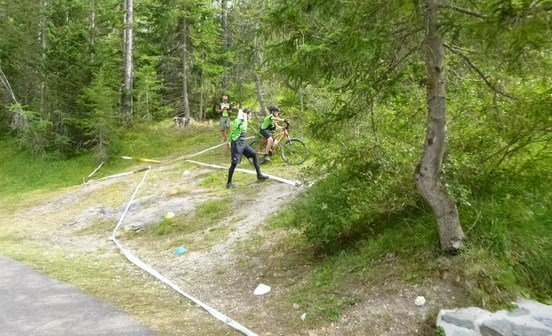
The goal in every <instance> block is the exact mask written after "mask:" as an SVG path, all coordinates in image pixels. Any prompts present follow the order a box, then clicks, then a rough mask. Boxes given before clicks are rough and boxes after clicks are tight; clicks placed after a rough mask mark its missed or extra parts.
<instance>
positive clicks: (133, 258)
mask: <svg viewBox="0 0 552 336" xmlns="http://www.w3.org/2000/svg"><path fill="white" fill-rule="evenodd" d="M150 171H151V166H150V167H148V168H147V170H146V173H145V174H144V176H143V177H142V180H141V181H140V183H139V184H138V186H137V187H136V189H134V192H133V193H132V196H131V197H130V200H129V201H128V203H127V205H126V207H125V210H124V211H123V214H122V215H121V218H119V221H118V222H117V225H116V226H115V229H113V233H112V235H111V237H109V240H111V241H113V243H114V244H115V246H117V248H118V249H119V251H121V253H122V254H123V255H124V256H125V257H126V258H127V259H128V260H129V261H130V262H131V263H133V264H134V265H136V266H138V267H140V268H141V269H143V270H144V271H146V272H148V273H149V274H151V275H152V276H154V277H155V278H157V279H158V280H159V281H161V282H163V283H164V284H166V285H167V286H169V287H171V288H172V289H174V290H175V291H177V292H178V293H180V294H181V295H183V296H185V297H186V298H188V299H189V300H191V301H192V302H194V303H195V304H197V305H198V306H200V307H201V308H203V309H205V310H206V311H207V312H208V313H209V314H211V315H213V316H214V317H216V318H217V319H218V320H220V321H222V322H224V323H226V324H227V325H229V326H231V327H232V328H234V329H236V330H238V331H240V332H241V333H243V334H244V335H247V336H258V335H257V334H256V333H254V332H253V331H251V330H249V329H247V328H246V327H244V326H242V325H241V324H239V323H238V322H236V321H234V320H233V319H231V318H230V317H228V316H226V315H224V314H223V313H221V312H219V311H218V310H216V309H214V308H212V307H210V306H209V305H207V304H205V303H203V302H201V301H200V300H198V299H196V298H195V297H193V296H191V295H189V294H187V293H186V292H184V291H183V290H182V289H180V288H179V287H178V286H177V285H176V284H174V283H173V282H172V281H171V280H169V279H168V278H166V277H165V276H163V275H162V274H161V273H159V272H158V271H156V270H155V269H154V268H152V267H151V266H149V265H148V264H146V263H144V262H143V261H142V260H140V259H138V258H137V257H136V256H134V255H133V254H132V253H131V252H130V251H127V250H126V249H125V248H124V247H123V246H121V244H120V243H119V241H118V240H117V239H116V238H115V236H116V234H117V231H118V230H119V227H120V226H121V224H122V223H123V219H124V218H125V216H126V214H127V212H128V209H129V208H130V205H131V204H132V201H133V200H134V197H135V196H136V194H137V193H138V190H139V189H140V187H141V186H142V184H143V183H144V181H145V179H146V177H147V176H148V173H149V172H150Z"/></svg>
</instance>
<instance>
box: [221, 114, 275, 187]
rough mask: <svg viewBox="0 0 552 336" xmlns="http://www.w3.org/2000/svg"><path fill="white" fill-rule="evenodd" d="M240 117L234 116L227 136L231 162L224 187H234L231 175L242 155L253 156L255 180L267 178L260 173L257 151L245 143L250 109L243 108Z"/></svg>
mask: <svg viewBox="0 0 552 336" xmlns="http://www.w3.org/2000/svg"><path fill="white" fill-rule="evenodd" d="M242 117H243V119H240V118H236V120H234V122H233V123H232V128H231V131H230V135H229V136H228V142H229V143H230V148H231V157H232V162H231V165H230V168H229V169H228V182H227V183H226V189H230V188H235V187H236V185H235V184H234V183H232V176H233V175H234V169H236V166H237V165H238V164H239V163H240V162H241V158H242V155H245V157H246V158H253V164H254V165H255V170H256V171H257V180H259V181H264V180H266V179H268V176H266V175H263V174H262V173H261V168H260V167H259V158H258V157H257V153H255V151H254V150H253V149H251V147H249V146H248V145H247V144H246V143H245V132H246V131H247V121H248V120H249V119H250V118H251V110H249V109H245V110H243V113H242Z"/></svg>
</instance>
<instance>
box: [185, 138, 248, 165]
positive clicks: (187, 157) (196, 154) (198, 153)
mask: <svg viewBox="0 0 552 336" xmlns="http://www.w3.org/2000/svg"><path fill="white" fill-rule="evenodd" d="M253 138H255V137H254V136H250V137H247V138H245V140H250V139H253ZM225 145H226V142H223V143H220V144H218V145H215V146H213V147H210V148H207V149H204V150H202V151H201V152H197V153H195V154H192V155H187V156H181V157H179V158H177V159H176V160H183V159H189V158H192V157H194V156H198V155H201V154H203V153H205V152H208V151H210V150H213V149H216V148H219V147H220V146H225Z"/></svg>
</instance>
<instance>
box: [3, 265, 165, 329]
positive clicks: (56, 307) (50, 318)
mask: <svg viewBox="0 0 552 336" xmlns="http://www.w3.org/2000/svg"><path fill="white" fill-rule="evenodd" d="M20 335H21V336H23V335H25V336H28V335H33V336H46V335H48V336H49V335H56V336H59V335H67V336H69V335H71V336H78V335H90V336H91V335H101V336H107V335H109V336H127V335H128V336H130V335H132V336H150V335H155V333H154V332H153V331H151V330H148V329H147V328H145V327H144V326H142V325H140V324H139V323H138V322H137V321H136V320H134V319H132V318H131V317H129V316H127V315H125V314H124V313H122V312H121V311H118V310H117V309H115V308H113V307H110V306H108V305H107V304H104V303H102V302H101V301H99V300H97V299H95V298H93V297H91V296H89V295H87V294H85V293H84V292H82V291H80V290H78V289H76V288H75V287H72V286H70V285H68V284H66V283H63V282H60V281H57V280H54V279H51V278H49V277H47V276H45V275H43V274H41V273H39V272H37V271H35V270H34V269H32V268H30V267H28V266H26V265H23V264H21V263H19V262H17V261H14V260H12V259H9V258H6V257H3V256H0V336H20Z"/></svg>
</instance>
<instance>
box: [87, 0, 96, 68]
mask: <svg viewBox="0 0 552 336" xmlns="http://www.w3.org/2000/svg"><path fill="white" fill-rule="evenodd" d="M91 6H92V10H91V11H90V18H89V21H90V22H89V25H88V45H89V48H90V59H91V60H92V62H94V60H95V58H96V55H95V54H94V43H95V39H96V0H92V5H91Z"/></svg>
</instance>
